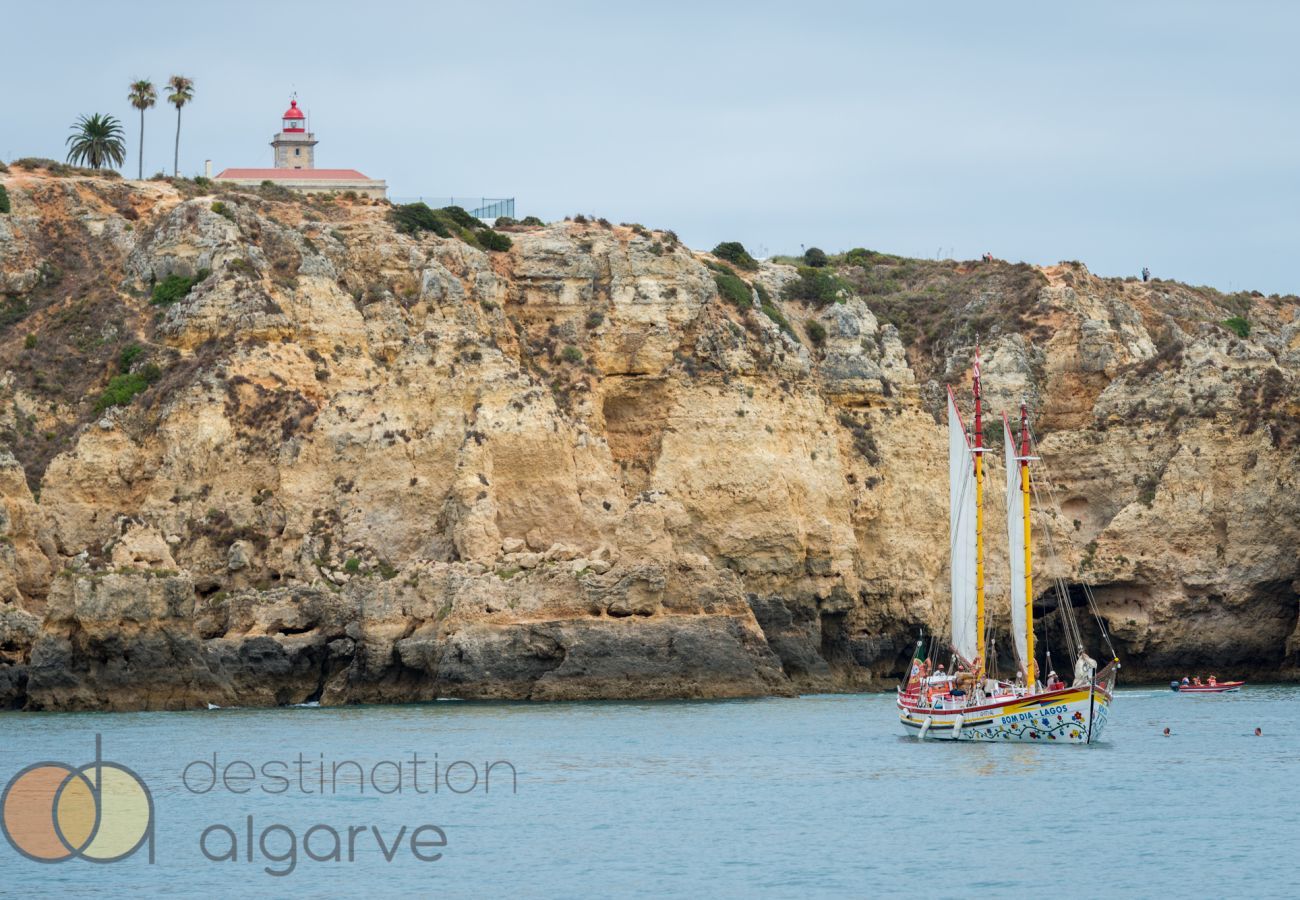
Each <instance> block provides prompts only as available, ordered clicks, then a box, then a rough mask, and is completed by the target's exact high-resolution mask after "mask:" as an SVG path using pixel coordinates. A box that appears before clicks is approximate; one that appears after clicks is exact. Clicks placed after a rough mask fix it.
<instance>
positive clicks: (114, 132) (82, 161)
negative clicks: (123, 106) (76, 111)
mask: <svg viewBox="0 0 1300 900" xmlns="http://www.w3.org/2000/svg"><path fill="white" fill-rule="evenodd" d="M67 144H68V162H70V163H72V164H73V165H88V166H90V167H91V168H92V169H102V168H103V167H104V166H105V165H108V164H110V163H111V164H113V165H116V166H120V165H122V163H123V162H124V161H125V160H126V144H124V143H123V142H122V123H121V122H119V121H117V119H115V118H113V117H112V116H103V115H100V114H99V113H95V114H94V115H93V116H90V117H89V118H87V117H86V116H82V117H81V118H80V119H78V120H77V124H75V125H73V126H72V134H71V135H69V136H68V140H67Z"/></svg>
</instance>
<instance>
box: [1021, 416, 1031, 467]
mask: <svg viewBox="0 0 1300 900" xmlns="http://www.w3.org/2000/svg"><path fill="white" fill-rule="evenodd" d="M1020 459H1021V463H1020V464H1021V465H1022V466H1027V465H1029V407H1028V406H1027V405H1026V404H1025V401H1023V400H1021V401H1020Z"/></svg>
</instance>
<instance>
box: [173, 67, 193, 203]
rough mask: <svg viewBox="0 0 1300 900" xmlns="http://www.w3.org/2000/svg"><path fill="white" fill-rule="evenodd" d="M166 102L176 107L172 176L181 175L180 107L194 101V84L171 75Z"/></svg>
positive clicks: (181, 77) (182, 77)
mask: <svg viewBox="0 0 1300 900" xmlns="http://www.w3.org/2000/svg"><path fill="white" fill-rule="evenodd" d="M167 88H168V89H169V90H170V91H171V93H170V94H168V95H167V102H168V103H170V104H171V105H172V106H174V107H176V156H175V158H174V159H173V160H172V174H173V175H175V176H176V177H177V178H179V177H180V175H181V107H182V106H184V105H185V104H186V103H189V102H190V101H191V100H193V99H194V82H193V80H191V79H189V78H186V77H185V76H184V75H173V76H172V77H171V78H168V79H167Z"/></svg>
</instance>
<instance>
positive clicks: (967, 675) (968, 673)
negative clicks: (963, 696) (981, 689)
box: [957, 656, 984, 690]
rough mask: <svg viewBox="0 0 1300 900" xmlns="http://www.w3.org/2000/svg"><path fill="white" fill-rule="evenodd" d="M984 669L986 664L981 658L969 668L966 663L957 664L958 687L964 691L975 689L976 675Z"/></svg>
mask: <svg viewBox="0 0 1300 900" xmlns="http://www.w3.org/2000/svg"><path fill="white" fill-rule="evenodd" d="M983 668H984V662H983V659H982V658H981V657H979V656H977V657H975V661H974V662H973V663H971V664H970V665H969V666H968V665H966V664H965V663H964V662H959V663H958V664H957V687H959V688H961V689H962V690H966V689H967V688H970V687H973V686H974V685H975V678H976V673H978V672H980V671H981V670H982V669H983Z"/></svg>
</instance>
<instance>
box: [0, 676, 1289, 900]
mask: <svg viewBox="0 0 1300 900" xmlns="http://www.w3.org/2000/svg"><path fill="white" fill-rule="evenodd" d="M1166 727H1167V728H1169V729H1170V731H1171V734H1170V735H1169V736H1168V737H1166V736H1165V735H1164V734H1163V730H1164V729H1165V728H1166ZM1256 727H1259V728H1261V729H1262V731H1263V735H1262V736H1261V737H1256V736H1255V734H1254V730H1255V728H1256ZM0 731H2V734H3V738H2V742H0V782H5V783H7V782H9V781H10V780H11V779H12V777H13V776H14V775H15V774H16V773H18V772H20V770H22V769H24V768H25V767H27V766H30V765H32V764H34V763H38V762H42V761H53V762H59V763H62V764H65V765H67V766H69V767H73V768H75V767H79V766H83V765H85V764H88V763H93V761H94V758H95V753H96V750H95V747H96V736H98V737H99V741H100V748H101V749H100V751H99V752H100V754H101V755H100V759H101V761H102V763H104V764H105V765H107V764H114V765H118V766H122V767H126V768H128V769H129V770H130V771H131V772H133V773H135V775H137V776H138V777H139V779H140V781H142V782H143V783H144V784H145V785H147V788H148V791H149V793H150V795H151V797H152V801H153V813H152V821H151V822H150V825H151V826H152V832H151V837H152V840H151V842H150V841H146V843H145V844H144V845H142V846H141V847H140V848H139V849H138V850H137V851H136V852H134V853H133V854H132V855H130V856H128V857H125V858H122V859H120V860H117V861H114V862H109V863H103V864H97V863H94V862H90V861H87V860H86V859H80V858H76V857H75V856H73V857H72V858H68V859H64V860H63V861H60V862H51V863H37V862H33V861H31V860H29V859H26V858H23V857H22V856H20V855H19V854H18V853H17V852H16V851H15V850H14V849H13V848H12V847H11V846H9V845H7V844H4V843H0V893H3V894H5V895H8V896H23V895H28V896H31V895H56V894H57V895H69V896H71V895H82V896H119V895H126V894H152V893H159V892H166V893H168V894H174V895H226V896H230V895H236V894H238V895H245V896H247V895H262V894H265V895H286V894H294V895H302V896H321V897H340V896H449V897H484V896H511V897H534V896H537V897H547V896H566V897H572V896H620V895H629V894H644V895H648V894H655V895H676V896H729V897H741V896H779V897H806V896H819V895H840V896H847V895H854V896H879V895H883V894H886V893H890V894H901V893H909V894H916V895H924V896H935V897H946V896H953V897H956V896H971V895H979V894H988V895H993V896H1009V895H1012V894H1025V895H1038V896H1059V897H1083V896H1099V895H1120V896H1136V897H1163V896H1169V895H1178V896H1201V897H1223V896H1252V897H1274V896H1276V897H1282V896H1294V895H1295V894H1296V890H1297V888H1296V882H1295V870H1294V866H1293V865H1292V863H1291V861H1290V860H1291V857H1292V855H1293V853H1294V851H1295V847H1296V841H1297V840H1298V839H1300V811H1298V805H1297V802H1296V795H1297V788H1296V785H1297V783H1300V733H1298V732H1300V689H1298V688H1295V687H1275V686H1249V687H1247V689H1246V690H1245V691H1243V692H1242V693H1240V694H1225V695H1217V696H1179V695H1176V694H1174V693H1172V692H1171V691H1168V690H1158V689H1154V688H1148V689H1128V690H1121V691H1120V692H1119V696H1118V697H1117V699H1116V702H1115V705H1114V706H1113V707H1112V715H1111V719H1110V723H1109V726H1108V728H1107V731H1106V734H1105V739H1104V741H1103V742H1102V743H1101V744H1099V745H1094V746H1090V747H1075V746H1039V745H1029V746H1026V745H996V744H995V745H985V744H952V743H938V742H931V743H924V744H923V743H918V742H917V741H916V740H915V739H914V738H910V737H905V736H903V735H902V734H901V733H900V728H899V726H898V724H897V716H896V713H895V710H894V705H893V700H892V698H891V697H890V696H887V695H837V696H809V697H801V698H798V699H770V700H752V701H723V702H658V703H619V702H602V703H553V704H524V703H466V702H454V701H448V702H436V703H430V704H423V705H410V706H390V707H350V708H334V709H332V708H295V709H272V710H237V709H231V710H210V711H206V712H193V713H117V714H26V713H12V714H2V715H0ZM412 769H414V770H415V771H414V772H413V771H412ZM100 803H101V804H103V805H104V806H105V807H106V808H105V810H104V811H103V813H102V815H101V820H102V821H111V820H113V819H114V817H115V816H116V817H117V821H119V822H120V821H121V815H122V813H121V809H120V804H118V802H117V800H115V799H113V798H111V797H109V796H108V795H104V796H103V797H102V799H101V800H100ZM108 807H112V808H108ZM413 836H415V846H414V847H413V846H412V837H413ZM349 838H350V839H351V846H349ZM308 850H310V854H309V853H308ZM311 854H314V855H315V856H316V857H317V859H313V858H311ZM150 856H152V862H151V861H150V859H149V857H150Z"/></svg>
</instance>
